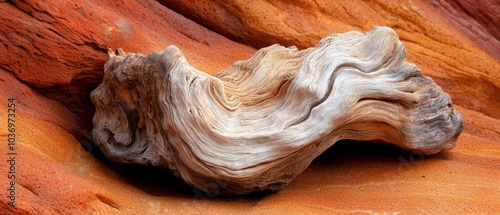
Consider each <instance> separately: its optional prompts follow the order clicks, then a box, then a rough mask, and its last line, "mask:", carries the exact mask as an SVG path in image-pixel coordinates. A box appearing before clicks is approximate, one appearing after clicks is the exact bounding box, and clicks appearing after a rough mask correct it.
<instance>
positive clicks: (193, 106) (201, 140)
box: [91, 27, 464, 195]
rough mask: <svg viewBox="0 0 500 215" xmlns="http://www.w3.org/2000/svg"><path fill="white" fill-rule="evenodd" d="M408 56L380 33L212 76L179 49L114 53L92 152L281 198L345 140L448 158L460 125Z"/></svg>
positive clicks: (273, 55) (277, 53) (262, 54)
mask: <svg viewBox="0 0 500 215" xmlns="http://www.w3.org/2000/svg"><path fill="white" fill-rule="evenodd" d="M405 56H406V51H405V48H404V45H403V43H401V42H400V41H399V38H398V36H397V34H396V32H394V31H393V30H392V29H390V28H387V27H376V28H373V29H372V30H371V31H370V32H368V33H360V32H356V31H351V32H347V33H343V34H334V35H331V36H328V37H326V38H324V39H322V40H321V41H320V42H319V44H318V45H317V46H316V47H314V48H309V49H305V50H301V51H299V50H298V49H297V48H295V47H288V48H285V47H283V46H279V45H274V46H270V47H267V48H263V49H261V50H259V51H257V53H256V54H255V55H254V56H253V57H252V58H250V59H249V60H246V61H239V62H236V63H235V64H233V66H232V67H230V68H229V69H226V70H223V71H221V72H219V73H217V74H216V75H215V76H210V75H208V74H206V73H204V72H202V71H200V70H197V69H196V68H194V67H193V66H191V65H190V64H189V63H188V62H187V61H186V58H185V57H184V55H183V54H182V53H181V51H180V50H179V49H178V48H176V47H175V46H170V47H168V48H167V49H166V50H165V51H164V52H156V53H152V54H149V55H147V56H143V55H141V54H135V53H131V54H126V53H125V52H123V51H122V50H121V49H119V50H118V55H116V54H115V53H114V52H112V51H111V52H110V53H109V60H108V62H107V63H106V65H105V66H104V67H105V69H104V79H103V83H102V84H101V85H100V86H99V87H97V89H96V90H95V91H93V92H92V94H91V98H92V101H93V103H94V105H95V106H96V113H95V115H94V118H93V123H94V130H93V136H94V140H95V142H96V145H97V146H98V147H99V148H100V149H101V150H102V151H103V153H104V154H105V155H106V156H107V157H108V158H109V159H111V160H113V161H115V162H120V163H135V164H143V165H152V166H158V167H164V168H167V167H168V168H170V169H171V170H172V171H173V172H174V174H175V175H176V176H177V177H181V178H182V179H184V181H185V182H186V183H188V184H190V185H192V186H194V187H196V188H198V189H201V190H203V191H206V192H212V191H213V190H217V191H218V192H219V191H220V192H221V193H223V194H228V195H236V194H246V193H250V192H252V191H261V190H264V189H270V190H273V191H276V190H281V189H283V188H284V187H285V186H286V185H287V184H288V183H289V182H290V181H292V180H293V179H295V178H296V177H297V176H298V175H299V174H300V173H302V172H303V171H304V170H305V169H306V168H307V166H309V164H310V163H311V162H312V160H313V159H314V158H316V157H317V156H319V155H320V154H321V153H322V152H324V151H325V150H326V149H328V148H330V146H332V145H333V144H334V143H335V142H337V141H339V140H343V139H350V140H359V141H382V142H386V143H391V144H394V145H397V146H399V147H401V148H404V149H407V150H410V151H415V152H421V153H425V154H434V153H436V152H439V151H441V150H442V149H449V148H452V147H453V146H454V144H455V141H456V139H457V137H458V135H459V134H460V132H461V131H462V129H463V126H464V122H463V121H462V117H461V115H460V114H459V113H458V112H457V111H456V110H455V109H454V108H453V105H452V102H451V99H450V97H449V96H448V95H447V94H446V93H444V92H443V91H442V90H441V88H440V87H439V86H437V85H436V84H435V83H434V82H433V81H432V79H430V78H428V77H426V76H424V75H423V74H422V72H421V71H420V70H419V69H418V68H417V67H416V66H415V65H414V64H411V63H408V62H406V61H405ZM221 183H223V184H224V185H225V186H223V187H221V186H220V184H221ZM219 189H220V190H219Z"/></svg>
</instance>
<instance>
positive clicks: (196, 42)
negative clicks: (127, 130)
mask: <svg viewBox="0 0 500 215" xmlns="http://www.w3.org/2000/svg"><path fill="white" fill-rule="evenodd" d="M172 2H174V1H164V0H159V1H158V2H156V1H151V0H142V1H131V0H123V1H79V0H75V1H53V0H48V1H34V0H28V1H17V0H14V1H0V23H1V25H2V28H1V29H0V44H1V45H0V54H1V56H2V57H1V58H0V83H1V84H0V88H1V90H0V138H1V143H2V144H1V145H0V160H2V162H0V177H1V178H2V180H0V188H1V189H0V214H4V213H19V214H47V213H49V214H50V213H52V214H59V213H63V214H64V213H76V214H81V213H92V212H98V213H102V214H108V213H122V214H132V213H145V214H156V213H167V214H171V213H183V214H185V213H199V214H207V213H209V214H210V213H216V214H220V213H238V212H247V213H271V212H273V213H294V214H304V213H308V212H313V213H332V212H333V213H335V212H337V213H415V212H416V213H438V214H439V213H487V214H488V213H491V214H493V213H498V211H499V208H500V53H499V52H500V51H499V50H500V49H499V47H500V46H499V43H500V42H499V40H500V38H499V33H498V29H500V27H499V23H500V21H499V14H498V13H496V11H498V8H499V7H500V3H498V1H494V0H481V1H479V2H478V1H472V0H457V1H451V0H444V1H435V0H411V1H407V0H405V1H403V0H400V1H398V0H368V1H359V0H354V1H329V0H316V1H305V0H304V1H293V3H289V2H288V1H264V0H256V1H201V0H198V1H186V0H180V1H175V3H172ZM495 8H497V9H495ZM375 25H385V26H389V27H392V28H394V29H395V30H396V31H397V33H398V34H399V36H400V38H401V40H402V41H403V43H404V44H405V45H406V47H407V52H408V56H407V57H408V60H409V61H410V62H414V63H416V64H417V65H418V66H419V67H420V68H421V69H422V71H423V72H424V74H426V75H429V76H430V77H432V78H433V79H434V80H435V81H436V82H437V83H438V84H439V85H441V86H442V88H443V89H444V90H445V91H446V92H447V93H449V94H450V96H451V97H452V99H453V102H454V104H455V106H456V107H457V109H458V110H459V111H460V112H461V113H462V115H463V117H464V120H465V122H466V123H467V125H466V127H465V130H464V132H463V134H462V135H461V136H460V137H459V139H458V142H457V146H456V147H455V148H453V149H451V150H448V151H444V152H441V153H439V154H436V155H433V156H426V157H424V156H421V155H418V154H414V153H412V152H405V151H402V150H399V149H395V148H393V147H389V146H386V145H378V144H374V143H355V142H349V141H344V142H341V143H338V144H336V145H334V146H333V147H332V148H331V149H330V150H328V151H327V152H326V153H325V154H323V155H322V156H321V157H319V158H317V159H316V160H315V161H314V162H313V163H312V164H311V166H310V167H309V168H308V169H307V170H306V171H305V172H304V173H303V174H302V175H301V176H300V177H299V178H297V179H296V180H295V181H294V182H292V183H291V184H290V185H289V186H288V187H287V188H285V189H284V190H282V191H280V192H278V193H274V194H263V193H259V194H255V195H249V196H241V197H233V198H225V197H221V196H217V195H216V193H212V194H209V193H202V192H200V191H197V190H194V189H192V188H191V187H189V186H187V185H185V184H184V183H183V182H182V181H181V180H179V179H176V178H174V177H173V176H172V175H171V174H170V173H169V172H168V171H164V170H157V169H152V168H148V167H135V166H132V167H131V166H120V165H116V164H111V163H109V162H107V161H106V160H105V159H104V158H103V157H102V155H100V153H99V152H98V150H97V149H96V148H95V147H93V146H92V144H91V139H90V130H91V128H92V127H91V126H92V124H91V117H92V114H93V105H92V103H91V102H90V99H89V94H90V92H91V91H92V90H93V89H94V88H95V87H96V86H97V85H98V84H99V83H100V79H101V77H102V72H103V71H102V68H103V65H104V63H105V61H106V50H107V49H108V48H112V49H116V48H123V49H124V50H125V51H127V52H140V53H144V54H147V53H149V52H152V51H161V50H164V49H165V48H166V47H167V46H168V45H171V44H173V45H176V46H178V47H179V48H180V49H181V50H182V51H183V52H184V54H185V55H186V56H187V58H188V61H189V62H190V63H191V64H193V65H194V66H196V67H197V68H199V69H201V70H205V71H209V72H211V73H214V72H216V71H218V70H221V69H223V68H227V67H228V66H229V65H231V64H232V63H233V62H234V61H236V60H241V59H247V58H248V57H250V56H251V55H252V54H253V53H254V52H255V51H256V49H257V48H261V47H263V46H267V45H270V44H273V43H279V44H282V45H296V46H297V47H300V48H305V47H309V46H312V45H314V44H315V43H316V42H317V41H318V40H319V39H320V38H321V37H324V36H326V35H329V34H332V33H337V32H344V31H349V30H358V31H367V30H369V29H371V28H372V27H373V26H375ZM11 97H13V98H15V99H16V100H15V104H16V116H15V119H16V121H15V126H16V145H15V152H16V153H17V155H16V156H15V157H16V158H15V159H16V163H15V174H16V178H15V182H16V196H15V197H16V199H15V200H16V202H15V207H12V206H9V205H8V203H9V202H10V200H9V199H8V198H7V197H6V196H8V195H9V194H8V191H7V189H8V188H9V187H10V184H9V183H10V180H9V179H8V178H7V177H8V171H9V168H11V166H10V164H9V162H6V161H7V160H8V159H10V156H11V155H8V154H7V153H8V152H10V151H9V148H8V145H7V138H8V133H9V132H8V123H7V119H8V115H7V113H8V98H11ZM89 152H91V153H89Z"/></svg>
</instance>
